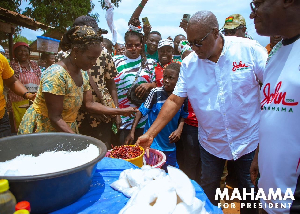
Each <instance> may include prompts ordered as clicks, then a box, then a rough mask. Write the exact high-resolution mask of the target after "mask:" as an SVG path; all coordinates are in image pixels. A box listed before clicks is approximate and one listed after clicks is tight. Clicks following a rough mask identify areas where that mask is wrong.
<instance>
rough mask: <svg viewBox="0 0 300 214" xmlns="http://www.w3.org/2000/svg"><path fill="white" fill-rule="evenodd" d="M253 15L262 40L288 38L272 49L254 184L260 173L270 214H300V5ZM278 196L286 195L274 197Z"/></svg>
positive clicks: (277, 4)
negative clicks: (272, 195) (277, 192)
mask: <svg viewBox="0 0 300 214" xmlns="http://www.w3.org/2000/svg"><path fill="white" fill-rule="evenodd" d="M251 9H252V13H251V15H250V18H252V19H254V24H255V28H256V31H257V33H258V34H260V35H263V36H274V35H280V36H281V37H282V38H283V40H282V41H281V42H279V43H277V45H275V46H274V48H273V49H272V51H271V53H270V55H269V58H268V62H267V65H266V71H265V74H264V78H263V86H262V89H261V110H262V112H261V119H260V131H259V152H257V153H258V154H257V153H256V155H255V158H254V160H253V163H252V165H251V179H252V181H253V182H254V181H255V180H256V178H257V174H258V169H259V173H260V178H259V180H258V187H259V188H262V190H263V192H264V194H265V195H266V197H262V198H261V199H260V201H261V203H262V208H263V209H264V210H265V213H266V212H267V213H272V214H275V213H276V214H277V213H278V214H279V213H280V214H283V213H284V214H285V213H292V214H296V213H298V214H299V213H300V126H299V118H300V103H299V102H300V94H299V91H300V54H299V53H300V51H299V50H300V16H299V11H300V0H291V1H283V0H265V1H263V2H262V1H253V2H251ZM257 158H258V166H259V168H258V166H257ZM272 190H273V192H276V191H280V192H281V194H279V195H277V196H276V197H274V198H273V197H269V194H270V193H271V191H272ZM285 195H287V196H288V197H285Z"/></svg>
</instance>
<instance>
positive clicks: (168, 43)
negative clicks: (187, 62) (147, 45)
mask: <svg viewBox="0 0 300 214" xmlns="http://www.w3.org/2000/svg"><path fill="white" fill-rule="evenodd" d="M163 46H170V47H172V48H174V42H173V41H172V40H170V39H162V40H160V41H159V42H158V46H157V48H158V49H160V48H161V47H163Z"/></svg>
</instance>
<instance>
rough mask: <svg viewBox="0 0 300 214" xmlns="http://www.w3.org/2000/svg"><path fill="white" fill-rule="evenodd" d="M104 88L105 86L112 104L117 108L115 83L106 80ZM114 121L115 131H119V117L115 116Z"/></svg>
mask: <svg viewBox="0 0 300 214" xmlns="http://www.w3.org/2000/svg"><path fill="white" fill-rule="evenodd" d="M106 86H107V89H108V91H109V93H110V95H111V97H112V99H113V101H114V103H115V106H116V107H119V101H118V93H117V87H116V83H115V81H114V79H106ZM115 121H116V126H117V129H119V128H120V126H121V123H122V120H121V116H120V115H117V116H116V118H115Z"/></svg>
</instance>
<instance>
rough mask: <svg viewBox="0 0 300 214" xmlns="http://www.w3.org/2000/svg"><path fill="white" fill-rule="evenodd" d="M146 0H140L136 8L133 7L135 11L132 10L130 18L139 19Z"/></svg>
mask: <svg viewBox="0 0 300 214" xmlns="http://www.w3.org/2000/svg"><path fill="white" fill-rule="evenodd" d="M147 2H148V0H142V2H141V3H140V4H139V5H138V6H137V8H136V9H135V11H134V12H133V14H132V15H131V17H130V20H132V19H134V18H137V19H139V17H140V15H141V13H142V11H143V9H144V7H145V5H146V4H147Z"/></svg>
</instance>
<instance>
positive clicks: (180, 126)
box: [169, 117, 185, 143]
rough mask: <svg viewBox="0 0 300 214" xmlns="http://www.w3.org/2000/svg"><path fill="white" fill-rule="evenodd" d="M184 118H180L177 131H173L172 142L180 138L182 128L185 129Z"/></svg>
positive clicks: (170, 137)
mask: <svg viewBox="0 0 300 214" xmlns="http://www.w3.org/2000/svg"><path fill="white" fill-rule="evenodd" d="M184 120H185V119H184V118H182V117H181V118H180V119H179V124H178V127H177V129H176V130H175V131H173V132H172V133H171V135H170V136H169V139H170V143H175V142H177V141H178V140H179V139H180V136H181V133H182V129H183V125H184Z"/></svg>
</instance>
